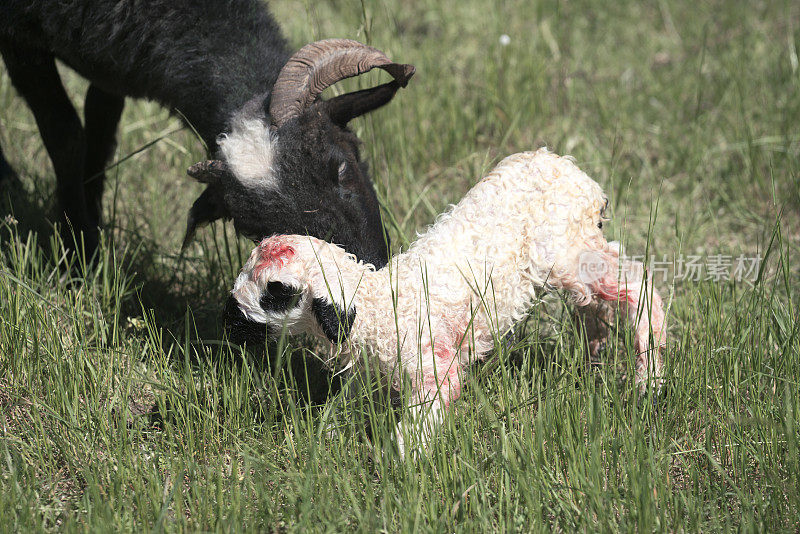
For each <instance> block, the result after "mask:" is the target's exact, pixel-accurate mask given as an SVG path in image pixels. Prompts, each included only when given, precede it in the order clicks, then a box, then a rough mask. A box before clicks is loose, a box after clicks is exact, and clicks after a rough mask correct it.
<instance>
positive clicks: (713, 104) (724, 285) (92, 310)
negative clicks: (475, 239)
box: [0, 0, 800, 532]
mask: <svg viewBox="0 0 800 534" xmlns="http://www.w3.org/2000/svg"><path fill="white" fill-rule="evenodd" d="M485 4H486V3H485V2H479V1H477V0H458V1H457V0H441V1H433V0H418V1H413V2H402V1H400V0H376V1H372V0H364V1H363V2H357V1H348V2H335V3H334V2H331V1H327V2H310V1H309V2H294V1H288V0H279V1H276V2H274V5H273V10H274V12H275V14H276V16H277V18H278V20H279V22H280V24H281V26H282V27H283V29H284V31H285V33H286V35H287V37H288V38H289V39H290V41H291V43H292V45H293V46H295V47H299V46H300V45H302V44H304V43H305V42H308V41H310V40H313V39H317V38H323V37H350V38H355V39H359V40H362V41H365V42H368V43H370V44H373V45H375V46H378V47H380V48H381V49H383V50H385V51H386V52H387V53H388V54H389V56H390V57H392V58H395V59H397V60H399V61H402V62H409V63H413V64H414V65H416V67H417V75H416V76H415V78H414V79H413V80H412V82H411V84H410V85H409V87H408V89H406V90H403V91H401V93H400V94H398V96H397V98H396V100H395V101H394V102H393V103H392V104H391V105H389V106H387V107H386V108H385V109H383V110H381V111H380V112H378V113H375V114H374V115H372V116H370V117H368V118H366V119H360V120H358V121H356V122H355V123H354V125H353V127H354V129H355V130H356V131H357V133H358V135H359V137H360V138H361V139H362V140H363V141H364V148H363V153H364V156H365V158H366V159H367V160H368V161H369V163H370V165H371V168H372V172H373V177H374V180H375V185H376V188H377V190H378V194H379V196H380V198H381V201H382V203H383V206H384V208H385V210H384V220H385V221H386V222H387V226H388V230H389V234H390V236H391V238H392V239H393V247H394V248H395V249H398V248H400V247H401V246H403V245H405V244H407V243H409V242H410V240H413V237H414V234H415V232H416V231H418V230H420V229H422V228H424V226H425V225H426V224H429V223H430V222H431V221H432V220H433V219H434V217H435V215H436V214H438V213H439V212H440V211H442V210H443V209H444V208H445V206H446V205H447V204H448V203H452V202H455V201H457V200H458V199H459V198H460V197H461V196H462V195H463V194H464V193H465V192H466V191H467V190H468V189H469V187H470V185H471V184H472V183H474V182H475V181H476V180H477V179H478V178H479V177H480V176H481V175H482V173H483V172H485V171H486V170H487V169H489V168H490V167H491V166H492V165H493V164H494V163H496V162H497V161H499V159H500V158H502V157H503V156H504V155H507V154H510V153H512V152H515V151H520V150H528V149H532V148H536V147H539V146H542V145H547V146H549V147H550V148H551V149H553V150H555V151H557V152H560V153H569V154H571V155H573V156H574V157H575V158H576V160H577V162H578V164H579V165H580V166H581V168H582V169H584V170H585V171H586V172H587V173H588V174H589V175H590V176H592V177H594V178H595V179H596V180H597V181H598V182H599V183H600V184H601V185H602V186H603V187H604V189H605V190H606V192H607V193H608V194H609V196H610V198H611V208H612V214H613V220H612V221H611V222H610V223H609V224H608V226H606V228H607V230H606V234H607V235H608V236H609V238H616V239H621V240H623V241H624V242H625V243H626V247H627V250H628V251H629V253H630V254H642V255H643V254H645V253H646V254H647V255H648V257H650V258H655V259H657V260H658V262H659V267H665V268H666V269H667V271H668V272H667V273H666V274H664V273H662V272H659V273H658V274H657V276H656V281H657V287H658V289H659V290H660V291H661V293H662V295H664V297H665V302H667V304H668V306H669V312H668V322H669V348H668V352H667V357H666V362H667V370H666V385H665V387H664V391H663V395H662V396H661V397H660V398H658V399H656V400H655V402H648V401H647V400H645V401H637V396H636V392H635V388H634V385H633V380H632V377H631V373H630V369H631V366H632V360H633V358H632V350H633V349H632V342H631V339H630V335H629V334H628V333H627V332H625V331H624V330H623V329H619V332H618V334H619V335H618V336H617V338H616V339H617V341H616V342H615V343H613V344H611V346H609V347H608V348H607V349H606V351H605V354H604V363H605V364H606V365H602V366H597V367H596V368H593V369H591V370H590V371H587V370H586V365H585V358H584V357H583V356H581V355H582V354H584V351H585V348H584V344H583V342H582V341H581V337H580V335H579V334H578V333H576V332H575V328H574V327H573V326H572V324H571V322H570V320H569V317H570V308H569V306H568V305H566V304H564V303H562V302H561V301H560V300H559V299H558V297H554V298H550V299H549V300H548V301H547V302H545V303H543V304H542V305H540V306H537V307H536V308H534V309H533V310H532V312H531V314H530V318H529V319H528V320H527V321H526V322H525V324H524V325H522V326H521V327H520V328H519V329H518V331H517V332H516V334H515V336H514V337H513V338H509V340H508V341H506V342H504V343H500V344H499V346H498V350H497V355H496V358H493V359H492V360H491V361H490V362H488V363H486V364H483V365H480V366H476V367H475V368H474V369H473V370H472V373H471V374H470V377H469V378H468V380H467V383H468V385H467V387H466V389H465V393H464V395H463V397H462V399H461V400H460V401H459V402H458V403H457V405H456V408H455V410H454V411H453V412H452V413H451V415H450V416H448V418H447V421H446V424H445V427H444V429H443V430H442V432H441V434H440V436H439V439H437V440H436V442H435V443H434V445H433V446H432V449H431V451H430V454H429V455H428V456H427V457H424V458H421V459H419V460H412V459H410V458H409V459H406V460H405V461H403V460H401V459H399V458H397V457H393V456H392V455H391V454H390V453H387V454H383V453H382V452H381V451H382V450H384V449H388V447H387V443H388V441H389V439H390V438H389V436H390V434H391V422H392V415H391V414H390V413H387V410H385V409H384V408H383V406H382V405H381V404H380V403H378V404H375V403H373V402H368V401H367V400H366V398H367V397H366V395H364V394H363V393H364V391H365V389H366V388H368V387H370V385H369V384H366V385H365V384H362V383H360V382H358V381H356V380H347V379H346V378H345V379H343V380H342V379H341V377H337V378H336V379H333V382H334V383H335V387H334V388H332V392H331V393H330V395H328V396H327V398H326V395H325V394H324V393H325V391H324V390H326V388H325V387H322V388H320V384H318V382H319V381H320V378H319V377H318V376H317V374H316V373H315V372H313V371H310V373H311V375H312V376H311V378H310V379H308V380H307V379H306V377H305V376H302V375H303V374H304V372H303V369H304V365H303V362H304V361H313V360H314V355H315V352H314V350H315V347H314V345H312V344H310V343H308V342H307V341H304V340H302V339H294V340H288V341H287V343H283V344H281V346H280V347H279V348H278V349H277V350H273V351H272V354H271V357H270V358H267V357H266V356H265V354H264V350H258V349H255V350H250V351H248V352H243V351H242V350H241V349H240V348H238V347H234V346H231V345H228V344H226V343H225V342H224V340H223V335H222V329H221V321H220V311H221V307H222V304H223V302H224V300H223V299H224V297H225V295H226V291H227V290H228V289H229V288H230V286H231V285H232V280H233V277H234V275H235V273H236V272H237V270H238V269H239V267H240V266H241V264H242V259H241V257H242V255H244V254H247V252H248V251H249V248H250V247H251V244H250V243H247V242H244V241H238V242H237V240H236V238H235V237H234V236H233V234H232V232H231V231H230V229H229V228H225V226H223V225H222V224H220V223H218V224H217V225H215V226H214V227H212V228H210V229H207V230H205V231H203V232H201V236H200V239H199V241H198V242H197V243H196V244H194V245H193V246H192V247H191V249H190V250H189V252H188V253H187V254H186V256H185V257H182V258H181V257H179V255H178V251H179V246H180V241H181V239H182V236H183V231H184V223H185V214H186V212H187V210H188V208H189V206H190V205H191V203H192V201H193V200H194V198H196V196H197V194H199V192H200V191H201V187H200V186H199V185H198V184H196V183H193V182H192V181H191V180H190V179H189V178H187V177H186V176H185V174H184V172H185V169H186V168H187V167H188V166H189V165H190V164H192V163H194V162H195V161H198V160H200V159H202V157H203V153H202V148H201V146H200V143H199V142H197V141H196V140H195V139H194V138H193V137H192V135H191V134H190V133H189V132H187V131H186V130H185V129H184V130H181V129H180V127H181V125H180V122H179V121H178V120H177V119H175V118H173V117H170V116H169V114H168V113H167V112H166V111H164V110H162V109H161V108H159V107H158V106H157V105H155V104H152V103H145V102H130V101H129V102H128V105H127V107H126V110H125V115H124V117H123V121H122V125H121V128H120V137H121V142H120V146H119V149H118V153H117V155H116V159H117V160H123V159H124V158H127V156H131V157H129V158H127V159H125V160H124V161H123V162H122V163H121V164H120V165H118V166H117V167H115V168H114V169H113V171H112V172H110V175H109V183H108V189H107V194H106V197H105V209H106V220H107V221H108V226H107V232H106V234H105V237H106V239H107V246H106V247H104V249H103V254H102V257H101V260H100V262H99V264H98V266H97V268H96V269H94V270H93V271H92V272H91V273H89V274H86V275H85V276H84V277H82V279H81V280H80V281H79V283H74V282H75V280H73V279H69V278H67V277H65V276H62V274H63V273H64V272H65V269H64V265H63V261H62V259H61V256H60V255H59V252H58V250H59V248H58V244H57V243H55V242H54V241H53V239H54V238H53V237H52V231H51V229H50V228H49V227H48V225H47V223H46V222H45V217H46V216H47V215H48V214H51V213H52V208H53V192H54V177H53V171H52V168H51V166H50V163H49V160H48V158H47V155H46V153H45V151H44V149H43V147H42V144H41V141H40V139H39V136H38V133H37V130H36V126H35V123H34V121H33V118H32V116H31V114H30V113H29V111H28V110H27V108H26V107H25V105H24V103H23V102H22V101H21V100H20V99H19V98H18V97H17V96H16V94H15V92H14V90H13V88H12V87H11V84H10V81H9V79H8V77H7V75H6V74H5V71H4V70H0V145H2V147H3V150H4V152H5V154H6V156H7V158H8V159H9V161H10V162H11V164H12V165H13V166H14V168H15V169H16V171H17V172H18V174H19V176H20V183H19V184H14V186H13V187H10V188H7V189H6V190H4V191H3V198H2V207H3V211H2V213H3V214H6V213H10V212H11V211H12V210H11V209H10V208H9V204H11V205H12V206H13V214H14V219H11V218H7V219H6V220H5V222H3V223H2V224H0V250H2V252H0V277H2V282H1V283H0V425H2V426H1V427H0V432H1V433H2V434H0V435H1V436H2V439H0V530H8V531H24V532H30V531H49V530H67V531H84V530H87V531H88V530H91V531H106V530H108V531H111V530H114V531H116V530H122V531H139V530H150V529H152V530H154V531H159V530H168V531H184V530H186V531H197V530H224V531H238V530H246V531H264V530H266V531H271V530H277V531H303V532H304V531H366V532H375V531H390V532H396V531H433V532H440V531H441V532H445V531H447V532H453V531H487V530H513V531H550V530H556V531H574V530H580V531H596V530H602V531H636V532H649V531H704V532H707V531H716V530H734V529H740V530H742V531H768V532H777V531H788V532H797V531H798V529H800V511H799V510H800V422H798V420H799V419H800V335H799V331H800V326H798V319H800V317H798V302H800V290H798V281H799V280H800V278H799V277H800V268H798V252H799V250H798V248H799V247H800V126H798V125H800V65H799V64H798V61H799V60H798V49H800V3H798V2H796V1H790V0H786V1H774V2H743V1H742V2H739V1H721V0H720V1H717V2H695V3H693V4H691V7H689V6H688V5H687V4H686V3H684V2H678V1H675V0H660V1H656V2H648V3H642V2H635V1H633V0H624V1H620V2H599V1H595V2H591V1H570V2H558V1H549V0H548V1H537V2H525V1H509V2H503V3H500V4H498V5H497V6H496V7H494V8H492V9H487V8H486V7H485ZM502 35H507V36H508V39H505V38H504V39H503V40H502V41H503V42H506V43H507V44H506V45H503V44H501V39H500V37H501V36H502ZM62 72H63V75H64V79H65V82H66V83H67V85H68V87H69V90H70V93H71V94H72V95H73V96H74V100H75V102H76V103H78V102H80V101H81V100H82V94H83V92H84V90H85V87H86V85H85V82H83V81H82V80H80V79H79V78H78V77H77V76H75V75H74V74H73V73H71V72H69V71H68V69H63V71H62ZM377 79H378V76H375V77H374V78H371V79H367V80H361V81H358V82H355V83H360V84H367V83H374V82H375V81H376V80H377ZM345 85H347V84H345ZM352 85H353V83H350V86H352ZM153 141H156V142H155V143H153V144H152V145H150V146H148V147H147V148H146V149H145V150H142V151H140V152H137V151H139V150H140V149H141V148H142V147H144V146H146V145H148V143H152V142H153ZM9 199H10V202H9ZM487 209H491V206H487ZM690 257H695V258H697V259H696V260H694V261H695V264H697V263H699V264H700V265H701V266H702V267H703V268H704V270H703V272H701V273H700V275H699V276H695V274H696V273H690V274H691V276H683V275H685V274H686V270H685V269H686V264H682V263H681V258H690ZM740 257H741V258H761V261H760V263H758V264H757V265H755V268H754V270H752V271H751V272H749V273H745V274H746V276H742V277H739V278H741V279H740V280H736V279H734V278H735V277H728V276H720V275H719V272H720V271H719V270H720V266H722V267H724V266H725V265H726V264H725V261H726V259H727V260H730V261H731V262H732V264H731V265H728V267H729V272H730V274H733V268H734V265H733V264H735V263H736V260H737V259H738V258H740ZM714 266H716V271H714ZM715 273H716V274H715ZM327 380H329V379H328V378H322V381H323V382H325V381H327ZM340 380H341V382H342V384H341V386H340V385H339V384H337V382H338V381H340ZM309 382H310V383H311V386H308V384H309ZM324 385H325V384H323V386H324ZM311 389H313V390H315V393H314V394H309V391H308V390H311ZM320 390H322V393H323V394H320ZM359 393H361V394H359ZM309 397H311V400H309ZM369 421H371V423H368V422H369ZM367 424H371V425H372V426H371V432H372V433H373V434H374V436H373V438H372V441H370V440H368V439H367V438H366V437H365V425H367ZM333 430H335V431H333Z"/></svg>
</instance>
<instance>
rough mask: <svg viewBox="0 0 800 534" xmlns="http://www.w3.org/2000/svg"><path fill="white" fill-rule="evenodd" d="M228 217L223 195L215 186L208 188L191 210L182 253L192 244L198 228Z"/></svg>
mask: <svg viewBox="0 0 800 534" xmlns="http://www.w3.org/2000/svg"><path fill="white" fill-rule="evenodd" d="M227 217H228V212H227V211H226V209H225V205H224V203H223V202H222V195H221V194H220V192H219V189H218V188H217V187H216V186H214V185H210V186H208V187H206V190H205V191H203V194H202V195H200V196H199V197H198V198H197V200H195V201H194V204H192V208H191V209H190V210H189V217H188V218H187V220H186V235H185V236H184V238H183V245H181V251H183V250H185V249H186V247H187V246H188V245H189V243H191V241H192V239H193V238H194V234H195V232H196V231H197V229H198V228H200V227H201V226H204V225H206V224H208V223H211V222H214V221H216V220H217V219H222V218H227Z"/></svg>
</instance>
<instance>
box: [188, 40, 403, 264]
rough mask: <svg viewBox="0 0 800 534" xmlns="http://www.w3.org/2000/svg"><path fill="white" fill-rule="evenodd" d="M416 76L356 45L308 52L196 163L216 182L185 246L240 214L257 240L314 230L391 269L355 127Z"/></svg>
mask: <svg viewBox="0 0 800 534" xmlns="http://www.w3.org/2000/svg"><path fill="white" fill-rule="evenodd" d="M375 67H377V68H381V69H383V70H385V71H387V72H388V73H389V74H390V75H392V77H393V78H394V81H392V82H389V83H386V84H383V85H381V86H378V87H374V88H371V89H366V90H363V91H357V92H354V93H348V94H344V95H341V96H337V97H334V98H331V99H329V100H321V99H319V95H320V94H321V93H322V91H323V90H324V89H325V88H326V87H329V86H330V85H332V84H334V83H336V82H337V81H339V80H342V79H344V78H348V77H351V76H356V75H358V74H361V73H364V72H366V71H368V70H371V69H373V68H375ZM413 74H414V67H412V66H411V65H401V64H397V63H392V62H391V61H390V60H389V59H388V58H387V57H386V56H385V55H384V54H383V53H382V52H380V51H379V50H376V49H374V48H371V47H368V46H365V45H362V44H361V43H357V42H356V41H350V40H345V39H332V40H327V41H319V42H316V43H311V44H309V45H306V46H305V47H303V48H302V49H301V50H299V51H298V52H297V53H296V54H295V55H294V56H292V58H291V59H290V60H289V61H288V62H287V64H286V65H285V66H284V68H283V70H282V71H281V74H280V76H279V77H278V80H277V82H276V83H275V86H274V87H273V90H272V92H271V93H268V94H265V95H261V96H259V97H256V98H254V99H253V100H251V101H250V102H248V103H247V104H246V105H245V106H244V107H243V108H242V109H241V110H240V111H239V112H238V113H237V114H236V115H235V116H234V117H233V118H232V121H231V124H230V128H229V130H230V131H229V132H227V133H225V134H223V135H221V136H220V138H219V139H218V149H219V150H218V152H219V158H220V159H219V160H214V161H207V162H201V163H198V164H197V165H194V166H192V168H190V169H189V174H190V175H191V176H192V177H194V178H195V179H197V180H199V181H201V182H204V183H207V184H208V187H207V189H206V191H205V192H204V193H203V194H202V195H201V196H200V198H198V199H197V201H196V202H195V204H194V206H193V207H192V209H191V211H190V213H189V221H188V228H187V232H186V239H185V240H184V246H185V245H186V244H187V243H188V242H189V240H190V239H191V237H192V235H193V234H194V231H195V229H196V228H197V227H198V226H201V225H203V224H205V223H209V222H212V221H214V220H216V219H219V218H232V219H233V223H234V226H235V228H236V231H237V232H239V233H240V234H243V235H245V236H247V237H249V238H251V239H253V240H254V241H258V240H260V239H263V238H264V237H267V236H270V235H273V234H276V233H279V234H301V235H303V234H307V235H312V236H315V237H318V238H320V239H325V240H327V241H331V242H334V243H340V244H341V245H342V246H343V247H344V248H345V250H347V251H348V252H350V253H351V254H355V255H356V256H357V257H358V258H359V259H360V260H363V261H365V262H369V263H372V264H374V265H378V266H383V265H384V264H385V263H386V261H387V259H388V243H387V239H386V237H385V235H384V232H383V225H382V223H381V216H380V207H379V204H378V199H377V197H376V195H375V191H374V189H373V187H372V182H371V181H370V178H369V173H368V171H367V168H366V165H365V164H364V163H363V162H362V161H361V158H360V154H359V149H358V145H359V141H358V139H357V138H356V136H355V135H354V134H353V133H352V132H351V131H350V130H349V129H348V128H347V124H348V122H349V121H350V120H352V119H353V118H355V117H358V116H361V115H363V114H365V113H368V112H370V111H372V110H374V109H377V108H379V107H381V106H383V105H384V104H386V103H387V102H389V101H390V100H391V99H392V97H393V96H394V94H395V92H396V91H397V90H398V88H400V87H404V86H405V85H406V84H407V83H408V80H409V79H410V78H411V76H412V75H413Z"/></svg>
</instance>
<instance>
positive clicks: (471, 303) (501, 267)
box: [226, 149, 666, 451]
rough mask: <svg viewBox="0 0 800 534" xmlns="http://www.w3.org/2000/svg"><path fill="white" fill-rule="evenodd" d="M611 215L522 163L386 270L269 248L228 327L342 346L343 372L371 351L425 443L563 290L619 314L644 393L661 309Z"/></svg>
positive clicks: (568, 175) (660, 342) (283, 240)
mask: <svg viewBox="0 0 800 534" xmlns="http://www.w3.org/2000/svg"><path fill="white" fill-rule="evenodd" d="M607 204H608V201H607V199H606V198H605V196H604V195H603V191H602V190H601V189H600V186H599V185H598V184H597V183H596V182H594V181H593V180H592V179H590V178H589V177H588V176H586V174H584V173H583V172H581V170H580V169H578V167H577V166H576V165H575V163H573V162H572V161H571V160H570V159H568V158H565V157H560V156H558V155H556V154H553V153H550V152H548V151H547V150H546V149H540V150H538V151H536V152H523V153H519V154H514V155H512V156H509V157H507V158H505V159H504V160H503V161H502V162H500V164H499V165H497V167H495V169H494V170H493V171H492V172H491V173H489V175H488V176H486V177H485V178H484V179H483V180H481V181H480V182H479V183H478V184H476V185H475V187H473V188H472V190H470V191H469V193H467V195H466V196H465V197H464V199H463V200H461V202H459V203H458V204H457V205H455V206H453V207H452V208H451V209H450V210H449V211H448V212H447V213H445V214H443V215H441V216H440V217H439V218H438V220H437V221H436V223H435V224H433V225H432V226H431V227H430V228H428V230H427V231H426V232H425V233H424V234H422V235H420V236H419V238H418V239H417V240H416V241H415V242H414V243H413V245H411V247H410V248H409V249H408V251H406V252H403V253H401V254H398V255H396V256H394V257H393V258H392V259H391V260H390V262H389V264H388V265H387V266H385V267H384V268H382V269H380V270H377V271H376V270H375V269H374V268H373V267H372V266H371V265H369V264H364V263H362V262H359V261H357V260H356V258H355V257H354V256H352V255H349V254H347V253H346V252H345V251H344V250H343V249H342V248H340V247H338V246H336V245H332V244H329V243H327V242H324V241H321V240H319V239H315V238H313V237H307V236H297V235H278V236H273V237H269V238H267V239H264V240H263V241H262V242H261V243H260V244H259V245H258V246H257V247H256V249H255V250H254V251H253V253H252V254H251V255H250V258H249V260H248V261H247V263H246V264H245V266H244V268H243V269H242V272H241V274H240V275H239V277H238V278H237V280H236V284H235V286H234V288H233V291H232V295H231V298H230V300H229V302H228V307H227V309H226V314H227V319H228V321H227V322H228V325H229V328H230V329H231V331H232V333H238V334H239V335H240V339H241V335H242V334H243V336H244V338H245V339H247V338H255V339H263V337H264V335H265V333H266V334H269V335H272V336H275V335H280V334H281V333H282V332H286V333H289V334H299V333H301V332H310V333H312V334H315V335H317V336H320V337H321V336H324V337H325V338H327V339H328V340H330V341H331V342H332V343H338V344H340V346H341V350H340V351H339V353H338V357H337V360H338V361H337V362H336V363H337V364H338V365H342V366H346V365H349V364H350V363H351V359H352V360H355V359H356V358H357V357H358V355H359V354H361V353H362V352H363V354H364V355H365V357H366V359H367V361H368V362H371V363H376V364H378V365H379V366H380V368H381V369H382V371H383V372H384V373H386V374H387V375H388V376H390V377H391V378H392V379H393V381H394V383H395V384H398V382H399V379H400V378H401V374H404V375H405V376H406V377H407V378H408V379H410V385H411V391H412V398H410V399H408V404H407V406H408V409H409V411H410V416H411V418H412V420H413V421H415V422H417V423H420V424H422V428H421V430H422V434H421V438H422V441H421V443H422V445H423V446H424V444H425V443H426V442H427V438H428V437H429V436H430V434H431V432H433V429H434V427H435V426H436V425H437V424H438V422H439V421H441V418H442V415H443V413H442V410H443V409H446V408H447V407H448V406H449V405H450V403H451V402H452V401H454V400H455V399H457V398H458V396H459V394H460V391H461V381H462V380H463V378H464V371H465V369H466V367H467V365H469V363H470V362H472V361H474V360H476V359H481V358H484V357H485V356H486V354H487V353H488V352H489V351H490V350H491V349H492V347H493V339H495V336H498V335H503V334H504V333H506V332H507V331H508V330H509V329H510V328H511V327H512V326H513V325H514V324H515V323H516V322H517V321H520V320H521V319H523V318H524V317H525V314H526V312H527V311H528V310H529V309H530V307H531V306H532V305H533V303H534V302H535V300H536V299H537V291H541V290H547V289H559V290H564V291H566V292H568V293H569V294H570V295H571V297H572V299H573V300H574V301H575V303H576V304H577V305H579V306H589V305H591V306H589V309H602V308H603V301H607V302H608V303H611V304H614V305H618V306H619V307H620V308H621V310H622V311H623V312H624V313H625V315H626V317H627V320H628V321H629V322H630V323H631V324H632V325H633V326H634V328H635V332H636V334H635V340H636V345H635V346H636V382H637V384H638V385H639V386H640V387H641V388H645V387H646V386H647V384H648V383H658V381H659V377H660V376H661V369H662V364H661V355H660V352H661V350H662V349H663V347H664V346H665V341H666V339H665V338H666V335H665V331H664V310H663V304H662V301H661V297H659V295H658V293H657V292H656V291H655V289H654V288H653V287H652V284H651V283H650V280H649V279H646V277H645V276H644V269H643V267H642V265H641V264H639V263H634V262H629V261H620V257H619V249H618V247H617V246H616V245H615V244H614V243H610V244H609V243H608V242H606V240H605V239H604V238H603V233H602V230H601V228H602V220H603V212H604V210H605V208H606V206H607ZM651 340H652V342H653V343H652V344H651ZM403 434H404V432H403V431H402V429H398V439H399V445H400V448H401V451H402V450H403V441H402V438H403ZM407 435H412V434H411V433H409V434H407Z"/></svg>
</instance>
